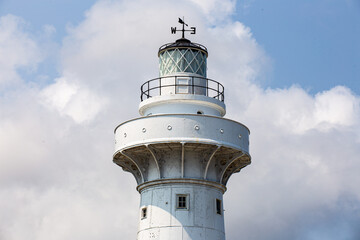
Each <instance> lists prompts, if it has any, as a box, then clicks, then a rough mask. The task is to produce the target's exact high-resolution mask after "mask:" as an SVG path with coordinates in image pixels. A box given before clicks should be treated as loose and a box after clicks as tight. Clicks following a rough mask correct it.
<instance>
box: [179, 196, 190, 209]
mask: <svg viewBox="0 0 360 240" xmlns="http://www.w3.org/2000/svg"><path fill="white" fill-rule="evenodd" d="M188 196H189V195H186V194H177V195H176V209H185V210H186V209H189V203H188Z"/></svg>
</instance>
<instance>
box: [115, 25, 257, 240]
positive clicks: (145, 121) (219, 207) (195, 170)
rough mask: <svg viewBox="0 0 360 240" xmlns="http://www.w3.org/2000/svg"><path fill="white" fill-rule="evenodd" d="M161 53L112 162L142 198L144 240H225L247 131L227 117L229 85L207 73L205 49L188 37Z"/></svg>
mask: <svg viewBox="0 0 360 240" xmlns="http://www.w3.org/2000/svg"><path fill="white" fill-rule="evenodd" d="M179 22H180V23H181V24H183V25H182V29H181V30H180V29H179V30H177V29H176V28H172V32H173V33H176V32H177V31H181V32H182V38H180V39H178V40H176V41H175V42H174V43H169V44H165V45H163V46H161V47H160V49H159V52H158V57H159V68H160V69H159V70H160V74H159V77H158V78H155V79H151V80H149V81H147V82H145V83H144V84H143V85H142V86H141V103H140V106H139V113H140V115H141V117H139V118H135V119H132V120H129V121H126V122H124V123H121V124H120V125H119V126H117V127H116V129H115V153H114V155H113V161H114V162H115V163H116V164H117V165H119V166H120V167H122V169H123V170H124V171H127V172H130V173H132V174H133V175H134V177H135V179H136V182H137V184H138V186H137V190H138V192H139V193H140V194H141V201H140V208H139V227H138V233H137V239H138V240H147V239H159V240H160V239H161V240H224V239H225V231H224V211H223V194H224V193H225V191H226V183H227V181H228V180H229V178H230V176H231V175H232V174H233V173H236V172H239V171H240V170H241V169H242V168H244V167H246V166H247V165H249V164H250V162H251V161H250V159H251V158H250V155H249V129H248V128H247V127H246V126H244V125H243V124H241V123H238V122H236V121H234V120H230V119H226V118H223V117H224V115H225V104H224V97H225V96H224V87H223V85H222V84H221V83H219V82H217V81H215V80H211V79H208V78H207V76H206V70H207V64H206V63H207V57H208V51H207V49H206V47H204V46H202V45H200V44H197V43H193V42H191V41H190V40H188V39H186V38H184V33H185V32H186V31H190V32H191V33H195V31H196V29H195V28H194V27H191V28H190V29H189V30H185V29H184V27H185V26H184V25H186V24H185V23H184V20H182V19H179Z"/></svg>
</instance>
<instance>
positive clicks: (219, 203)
mask: <svg viewBox="0 0 360 240" xmlns="http://www.w3.org/2000/svg"><path fill="white" fill-rule="evenodd" d="M216 213H217V214H219V215H221V214H222V206H221V200H220V199H216Z"/></svg>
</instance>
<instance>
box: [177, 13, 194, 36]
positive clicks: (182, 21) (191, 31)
mask: <svg viewBox="0 0 360 240" xmlns="http://www.w3.org/2000/svg"><path fill="white" fill-rule="evenodd" d="M179 23H180V24H182V29H176V27H171V33H172V34H175V33H176V32H178V31H181V32H182V38H185V32H190V34H195V33H196V27H190V29H187V30H185V25H186V26H187V27H188V25H187V24H186V23H185V21H184V17H183V19H181V18H179Z"/></svg>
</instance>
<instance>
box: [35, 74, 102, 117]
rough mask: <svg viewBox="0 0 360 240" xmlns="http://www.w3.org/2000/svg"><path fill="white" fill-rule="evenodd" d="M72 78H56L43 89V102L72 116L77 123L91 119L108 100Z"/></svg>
mask: <svg viewBox="0 0 360 240" xmlns="http://www.w3.org/2000/svg"><path fill="white" fill-rule="evenodd" d="M72 80H73V81H71V80H70V81H69V80H67V79H66V78H58V79H56V80H55V83H54V84H52V85H49V86H47V87H46V88H45V89H43V90H42V92H41V96H42V99H43V102H44V103H45V105H46V106H48V107H50V108H53V109H56V110H57V111H58V112H59V113H60V114H61V115H67V116H70V117H71V118H72V119H73V120H74V121H75V122H77V123H84V122H86V121H90V120H92V119H93V118H95V117H96V115H98V114H99V113H100V112H101V110H103V108H104V107H105V106H106V105H107V102H108V100H107V98H105V97H100V96H98V95H97V94H96V93H94V92H93V91H91V90H89V89H88V88H86V86H80V85H77V84H76V81H74V79H72Z"/></svg>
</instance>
